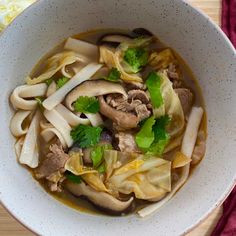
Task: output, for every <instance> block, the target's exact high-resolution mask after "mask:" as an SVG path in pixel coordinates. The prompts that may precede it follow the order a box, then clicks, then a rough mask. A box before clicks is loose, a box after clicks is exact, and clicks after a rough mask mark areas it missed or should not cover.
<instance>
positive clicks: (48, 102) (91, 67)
mask: <svg viewBox="0 0 236 236" xmlns="http://www.w3.org/2000/svg"><path fill="white" fill-rule="evenodd" d="M101 67H102V65H101V64H97V63H90V64H88V65H87V66H85V67H84V68H83V69H82V70H80V71H79V72H78V73H77V74H76V75H75V76H74V77H73V78H71V79H70V80H69V81H68V82H67V83H66V84H65V85H64V86H63V87H61V88H60V89H58V90H57V91H56V92H55V93H54V94H52V95H51V96H49V97H48V98H47V99H45V100H44V101H43V106H44V107H45V108H46V109H47V110H52V109H53V108H54V107H55V106H57V105H58V104H59V103H61V102H62V101H63V99H64V97H65V96H66V94H67V93H68V92H70V91H71V90H72V89H73V88H75V87H76V86H78V85H79V84H81V83H83V82H84V81H86V80H89V79H90V78H91V77H92V76H93V74H95V73H96V72H97V71H98V70H99V69H100V68H101Z"/></svg>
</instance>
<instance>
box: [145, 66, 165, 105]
mask: <svg viewBox="0 0 236 236" xmlns="http://www.w3.org/2000/svg"><path fill="white" fill-rule="evenodd" d="M146 85H147V88H148V91H149V93H150V97H151V102H152V105H153V107H154V108H159V107H160V106H161V105H162V104H163V103H164V102H163V97H162V94H161V77H160V75H158V74H157V73H156V72H154V71H153V72H150V73H149V75H148V77H147V80H146Z"/></svg>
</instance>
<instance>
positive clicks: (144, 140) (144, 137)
mask: <svg viewBox="0 0 236 236" xmlns="http://www.w3.org/2000/svg"><path fill="white" fill-rule="evenodd" d="M154 124H155V118H154V116H151V117H150V118H148V119H147V120H146V121H145V122H144V124H143V125H142V127H141V129H140V131H139V132H138V133H137V135H136V137H135V141H136V143H137V145H138V147H140V148H142V149H143V148H144V149H146V148H149V147H150V146H151V144H152V142H153V141H154V132H153V130H152V126H153V125H154Z"/></svg>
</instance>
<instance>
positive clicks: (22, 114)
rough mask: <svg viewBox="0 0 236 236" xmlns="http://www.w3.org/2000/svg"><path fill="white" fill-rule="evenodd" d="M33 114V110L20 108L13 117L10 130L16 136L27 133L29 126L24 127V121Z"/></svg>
mask: <svg viewBox="0 0 236 236" xmlns="http://www.w3.org/2000/svg"><path fill="white" fill-rule="evenodd" d="M30 114H31V111H22V110H19V111H17V112H16V113H15V115H14V116H13V117H12V119H11V123H10V130H11V133H12V134H13V135H14V136H15V137H19V136H22V135H24V134H26V133H27V131H28V129H29V127H28V126H27V127H24V128H23V122H24V121H25V119H26V118H27V117H28V116H29V115H30Z"/></svg>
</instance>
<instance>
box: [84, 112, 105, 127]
mask: <svg viewBox="0 0 236 236" xmlns="http://www.w3.org/2000/svg"><path fill="white" fill-rule="evenodd" d="M85 116H87V118H88V120H89V121H90V123H91V125H92V126H94V127H97V126H101V125H104V122H103V120H102V117H101V115H100V114H99V113H95V114H93V113H85Z"/></svg>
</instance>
